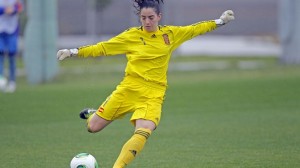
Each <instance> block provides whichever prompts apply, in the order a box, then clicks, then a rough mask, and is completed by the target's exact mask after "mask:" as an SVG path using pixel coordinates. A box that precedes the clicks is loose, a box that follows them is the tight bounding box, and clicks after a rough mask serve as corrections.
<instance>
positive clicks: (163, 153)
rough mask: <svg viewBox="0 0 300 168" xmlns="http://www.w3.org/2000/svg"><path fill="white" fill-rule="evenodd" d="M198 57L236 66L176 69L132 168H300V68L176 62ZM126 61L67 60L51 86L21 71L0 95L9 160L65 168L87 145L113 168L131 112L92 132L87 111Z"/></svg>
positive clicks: (0, 139) (4, 159)
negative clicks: (83, 113) (13, 88)
mask: <svg viewBox="0 0 300 168" xmlns="http://www.w3.org/2000/svg"><path fill="white" fill-rule="evenodd" d="M195 59H197V60H196V61H199V62H201V61H205V62H207V61H208V62H214V61H216V60H218V61H220V60H224V61H227V62H229V63H230V65H231V66H230V67H229V68H226V69H222V70H214V69H207V70H201V71H187V72H180V71H176V70H174V71H171V72H170V73H169V89H168V91H167V95H166V100H165V103H164V106H163V115H162V120H161V123H160V125H159V127H158V128H157V130H156V131H155V132H154V133H153V135H152V136H151V137H150V139H149V141H148V143H147V145H146V146H145V148H144V150H143V152H142V153H141V155H139V156H138V157H137V159H136V160H134V162H133V163H132V164H131V165H130V166H128V167H130V168H141V167H142V168H298V167H300V134H299V130H300V67H299V66H292V67H290V66H279V65H277V64H276V60H275V59H262V60H261V59H259V61H262V62H264V63H265V64H264V65H265V66H264V67H260V68H256V69H250V70H249V69H248V70H241V69H238V68H237V67H236V66H235V65H237V64H236V62H238V61H240V60H239V59H237V58H220V59H216V58H213V59H209V58H201V59H198V58H185V59H184V60H181V58H175V59H174V60H173V62H177V61H193V62H194V61H195ZM255 60H256V59H255ZM242 61H245V60H242ZM247 61H248V60H247ZM122 62H124V60H123V59H115V58H113V59H106V60H104V59H103V60H102V59H96V60H95V59H94V60H92V59H88V60H77V59H74V60H67V61H64V62H62V63H61V67H62V68H61V73H60V75H59V76H58V77H57V78H56V79H55V80H54V81H53V82H51V83H48V84H41V85H36V86H31V85H28V84H27V83H26V81H25V79H24V77H20V78H19V79H18V81H19V82H18V90H17V92H15V93H14V94H4V93H0V111H1V117H0V134H1V136H0V143H1V144H0V146H1V154H0V167H22V168H56V167H59V168H64V167H69V163H70V160H71V159H72V157H73V156H74V155H76V154H77V153H80V152H88V153H91V154H93V155H94V156H95V157H96V158H97V160H98V162H99V164H100V167H101V168H111V167H112V165H113V163H114V161H115V159H116V157H117V156H118V154H119V151H120V149H121V147H122V145H123V143H124V142H126V140H127V139H128V138H129V137H131V135H132V133H133V127H132V126H131V124H130V123H129V117H130V116H127V117H126V118H124V119H122V120H117V121H115V122H114V123H112V124H111V125H110V126H108V127H107V128H106V129H105V130H103V131H102V132H101V133H97V134H90V133H88V132H87V131H86V129H85V122H84V121H82V120H80V119H79V117H78V113H79V111H80V110H81V109H83V108H85V107H95V108H96V107H97V106H98V105H99V104H100V103H101V102H102V101H103V100H104V99H105V97H106V96H108V94H110V93H111V92H112V91H113V90H114V88H115V86H116V85H117V84H118V83H119V82H120V81H121V79H122V75H123V74H122V72H120V71H119V70H118V69H119V68H121V69H122V66H124V64H122ZM114 64H118V66H117V67H118V68H116V69H117V70H116V69H114V68H112V67H116V65H114ZM119 64H120V67H119ZM109 68H111V69H110V70H109Z"/></svg>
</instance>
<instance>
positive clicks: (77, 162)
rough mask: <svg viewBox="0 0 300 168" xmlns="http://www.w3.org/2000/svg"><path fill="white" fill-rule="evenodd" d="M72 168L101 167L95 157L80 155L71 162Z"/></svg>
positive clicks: (86, 154)
mask: <svg viewBox="0 0 300 168" xmlns="http://www.w3.org/2000/svg"><path fill="white" fill-rule="evenodd" d="M70 168H99V166H98V163H97V161H96V159H95V157H94V156H93V155H91V154H89V153H79V154H78V155H76V156H75V157H73V159H72V160H71V163H70Z"/></svg>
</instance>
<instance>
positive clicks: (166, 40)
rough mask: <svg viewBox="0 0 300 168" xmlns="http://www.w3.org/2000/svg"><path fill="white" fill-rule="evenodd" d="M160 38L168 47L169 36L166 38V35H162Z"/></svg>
mask: <svg viewBox="0 0 300 168" xmlns="http://www.w3.org/2000/svg"><path fill="white" fill-rule="evenodd" d="M162 36H163V38H164V41H165V44H166V45H170V39H169V36H168V35H167V34H163V35H162Z"/></svg>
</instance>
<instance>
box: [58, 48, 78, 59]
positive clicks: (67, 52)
mask: <svg viewBox="0 0 300 168" xmlns="http://www.w3.org/2000/svg"><path fill="white" fill-rule="evenodd" d="M77 54H78V49H77V48H74V49H62V50H58V51H57V54H56V57H57V59H58V60H60V61H62V60H64V59H65V58H69V57H72V56H76V55H77Z"/></svg>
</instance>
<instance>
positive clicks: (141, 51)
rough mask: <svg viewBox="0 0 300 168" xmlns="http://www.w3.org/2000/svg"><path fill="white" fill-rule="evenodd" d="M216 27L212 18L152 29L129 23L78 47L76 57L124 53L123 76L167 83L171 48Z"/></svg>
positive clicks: (162, 83) (172, 49)
mask: <svg viewBox="0 0 300 168" xmlns="http://www.w3.org/2000/svg"><path fill="white" fill-rule="evenodd" d="M216 28H217V25H216V23H215V21H213V20H212V21H205V22H199V23H195V24H192V25H188V26H159V29H158V30H157V31H156V32H151V33H149V32H146V31H145V30H143V28H142V27H133V28H130V29H128V30H126V31H124V32H123V33H121V34H119V35H117V36H115V37H113V38H111V39H110V40H108V41H104V42H99V43H97V44H95V45H90V46H83V47H80V48H79V51H78V56H79V57H88V56H93V57H97V56H111V55H118V54H125V55H126V57H127V60H128V62H127V66H126V69H125V76H127V75H129V76H133V77H140V78H143V79H144V80H146V81H151V82H155V83H158V84H160V85H164V86H166V85H167V70H168V63H169V60H170V57H171V54H172V52H173V51H174V50H175V49H176V48H177V47H178V46H179V45H180V44H182V43H183V42H185V41H187V40H190V39H192V38H194V37H196V36H198V35H201V34H205V33H207V32H209V31H212V30H214V29H216Z"/></svg>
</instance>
